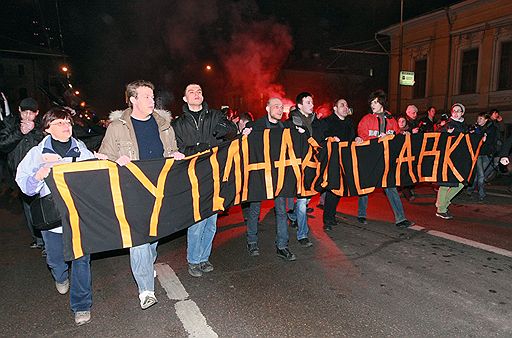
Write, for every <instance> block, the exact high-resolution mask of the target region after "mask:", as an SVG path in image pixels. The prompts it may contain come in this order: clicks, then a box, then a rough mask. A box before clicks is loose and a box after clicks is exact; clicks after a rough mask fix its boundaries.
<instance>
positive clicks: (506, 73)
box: [498, 41, 512, 90]
mask: <svg viewBox="0 0 512 338" xmlns="http://www.w3.org/2000/svg"><path fill="white" fill-rule="evenodd" d="M507 89H512V41H507V42H503V43H502V44H501V55H500V70H499V81H498V90H507Z"/></svg>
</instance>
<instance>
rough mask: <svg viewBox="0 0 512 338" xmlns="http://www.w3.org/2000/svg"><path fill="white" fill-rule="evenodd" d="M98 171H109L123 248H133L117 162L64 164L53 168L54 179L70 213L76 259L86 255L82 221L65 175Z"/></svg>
mask: <svg viewBox="0 0 512 338" xmlns="http://www.w3.org/2000/svg"><path fill="white" fill-rule="evenodd" d="M98 169H108V173H109V178H110V189H111V191H112V202H113V203H114V212H115V214H116V217H117V221H118V222H119V229H120V232H121V238H122V242H123V248H128V247H131V246H132V237H131V234H130V225H129V224H128V221H127V220H126V215H125V213H124V204H123V196H122V195H121V185H120V183H119V170H118V167H117V164H116V163H115V162H110V161H104V160H103V161H87V162H74V163H69V164H62V165H57V166H55V167H53V169H52V171H53V179H54V180H55V185H56V186H57V190H59V193H60V195H61V196H62V199H63V200H64V203H65V204H66V208H67V209H68V213H69V224H70V227H71V241H72V245H73V255H74V258H75V259H77V258H80V257H82V256H83V255H84V252H83V249H82V239H81V236H80V221H79V215H78V211H77V210H76V207H75V203H74V202H73V198H72V197H71V192H70V191H69V187H68V185H67V184H66V181H65V180H64V173H72V172H82V171H90V170H98Z"/></svg>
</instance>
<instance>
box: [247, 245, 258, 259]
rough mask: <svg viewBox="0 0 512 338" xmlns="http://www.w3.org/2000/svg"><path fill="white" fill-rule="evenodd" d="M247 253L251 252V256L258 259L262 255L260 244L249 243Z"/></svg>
mask: <svg viewBox="0 0 512 338" xmlns="http://www.w3.org/2000/svg"><path fill="white" fill-rule="evenodd" d="M247 251H249V256H251V257H256V256H259V255H260V249H259V248H258V243H248V244H247Z"/></svg>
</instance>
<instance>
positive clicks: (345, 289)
mask: <svg viewBox="0 0 512 338" xmlns="http://www.w3.org/2000/svg"><path fill="white" fill-rule="evenodd" d="M508 182H510V178H509V177H506V178H504V179H502V180H501V182H499V181H498V182H497V183H498V185H493V186H490V187H489V192H490V194H492V195H490V196H488V199H487V201H486V203H485V204H482V203H478V202H476V200H475V199H474V197H473V198H471V197H468V196H466V195H465V192H462V193H461V194H460V195H459V196H458V197H457V198H456V199H455V201H454V202H455V204H454V205H452V207H451V208H450V211H451V212H452V213H453V214H454V216H455V219H453V220H449V221H447V220H442V219H440V218H438V217H436V216H435V207H434V200H435V192H434V190H433V189H432V186H430V185H424V186H421V187H419V188H418V189H417V193H418V198H417V199H416V200H415V201H413V202H412V203H411V202H408V201H405V200H404V199H402V201H403V203H404V207H405V210H406V214H407V216H408V218H409V219H410V220H412V221H414V222H416V226H414V227H413V228H412V229H405V230H403V229H398V228H396V227H395V225H394V223H393V216H392V211H391V208H390V207H389V205H388V202H387V200H386V198H385V195H384V194H383V192H382V191H377V192H376V193H374V194H372V195H370V200H369V207H368V220H369V222H368V224H366V225H362V224H359V223H358V222H357V219H356V218H355V215H356V212H357V211H356V210H357V198H355V197H351V198H343V199H342V200H341V203H340V205H339V208H338V212H339V213H338V219H339V220H340V222H341V223H340V224H339V225H338V226H336V227H335V228H334V230H333V231H331V232H329V233H325V232H324V231H323V230H322V210H320V209H318V208H316V205H317V204H318V196H317V197H315V198H313V200H312V201H311V203H310V206H314V207H315V210H314V212H313V213H312V214H311V215H310V218H309V222H310V228H311V235H310V239H311V240H312V242H313V244H314V245H313V247H311V248H302V247H300V245H299V244H298V243H297V240H296V237H295V234H296V232H295V230H294V229H291V228H290V229H289V230H290V249H291V251H292V252H294V253H295V254H296V255H297V260H296V261H294V262H285V261H283V260H281V259H280V258H278V257H277V256H276V253H275V247H274V239H275V218H274V214H273V209H272V202H265V203H263V208H262V214H261V218H260V219H261V226H260V233H259V241H260V242H259V243H260V252H261V255H260V256H259V257H249V256H248V254H247V251H246V243H245V226H244V224H243V218H242V215H241V212H240V208H239V207H238V206H236V207H233V208H231V209H230V210H229V215H228V216H224V217H220V218H219V222H218V232H217V235H216V238H215V241H214V248H213V252H212V256H211V258H210V261H211V262H212V263H213V265H214V267H215V270H214V271H213V272H211V273H209V274H206V275H204V276H203V277H202V278H194V277H191V276H190V275H189V274H188V272H187V265H186V259H185V257H186V233H185V232H180V233H178V234H175V235H174V236H172V237H171V238H167V239H165V240H162V241H160V245H159V248H158V252H159V257H158V260H157V265H156V270H157V273H158V276H157V279H158V281H157V282H156V283H155V286H156V290H155V291H156V296H157V298H158V300H159V302H158V304H156V305H155V306H153V307H151V308H149V309H147V310H145V311H143V310H141V309H140V307H139V300H138V297H137V288H136V285H135V282H134V280H133V278H132V276H131V271H130V266H129V256H128V254H127V252H128V251H127V250H119V251H116V252H108V253H101V254H97V255H94V256H93V261H92V274H93V290H94V291H93V300H94V304H93V308H92V321H91V323H89V324H87V325H84V326H82V327H77V326H75V324H74V321H73V316H72V313H71V312H70V310H69V296H68V295H65V296H61V295H59V294H58V293H57V291H56V290H55V287H54V282H53V280H52V278H51V275H50V272H49V271H48V269H47V267H46V264H45V261H44V258H42V257H41V252H40V250H37V249H30V248H29V247H28V245H29V243H30V236H29V234H28V230H27V229H26V227H25V224H24V220H23V216H22V212H21V207H20V205H19V204H18V202H17V200H15V199H12V198H10V196H9V194H8V193H7V192H6V193H4V194H3V195H2V196H1V197H0V224H1V225H2V230H3V231H2V236H1V239H0V245H1V254H0V271H1V276H0V290H1V293H0V296H1V302H0V336H5V337H14V336H22V337H26V336H53V337H70V336H73V337H121V336H124V337H143V336H145V337H149V336H153V337H167V336H171V337H188V336H196V337H215V336H219V337H255V336H258V337H371V336H373V337H383V336H393V337H427V336H428V337H465V336H473V337H490V336H496V337H511V336H512V287H511V281H512V209H511V207H510V206H511V204H512V195H511V194H510V193H509V192H508V191H507V187H506V186H505V183H508ZM482 248H484V249H485V250H484V249H482ZM488 250H489V251H488Z"/></svg>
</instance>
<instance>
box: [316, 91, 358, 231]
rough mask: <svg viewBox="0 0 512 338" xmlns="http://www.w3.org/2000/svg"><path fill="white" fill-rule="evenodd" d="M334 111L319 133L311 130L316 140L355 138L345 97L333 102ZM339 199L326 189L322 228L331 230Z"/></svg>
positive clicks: (324, 121)
mask: <svg viewBox="0 0 512 338" xmlns="http://www.w3.org/2000/svg"><path fill="white" fill-rule="evenodd" d="M333 110H334V113H333V114H331V115H330V116H329V117H327V118H326V119H325V120H323V124H324V128H322V130H321V131H320V133H319V135H317V132H316V131H315V130H313V134H315V139H316V141H317V142H322V143H325V139H326V138H328V137H332V138H334V140H335V141H336V142H345V141H348V142H352V141H354V139H355V138H356V128H355V126H354V122H353V121H352V119H350V118H349V117H348V115H349V113H350V110H349V107H348V103H347V101H346V100H345V99H338V100H336V102H335V104H334V108H333ZM339 201H340V197H339V196H338V195H335V194H334V193H332V192H331V191H327V192H326V195H325V205H324V215H323V220H324V230H326V231H329V230H332V227H333V226H334V225H336V224H337V222H336V208H337V206H338V203H339Z"/></svg>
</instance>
